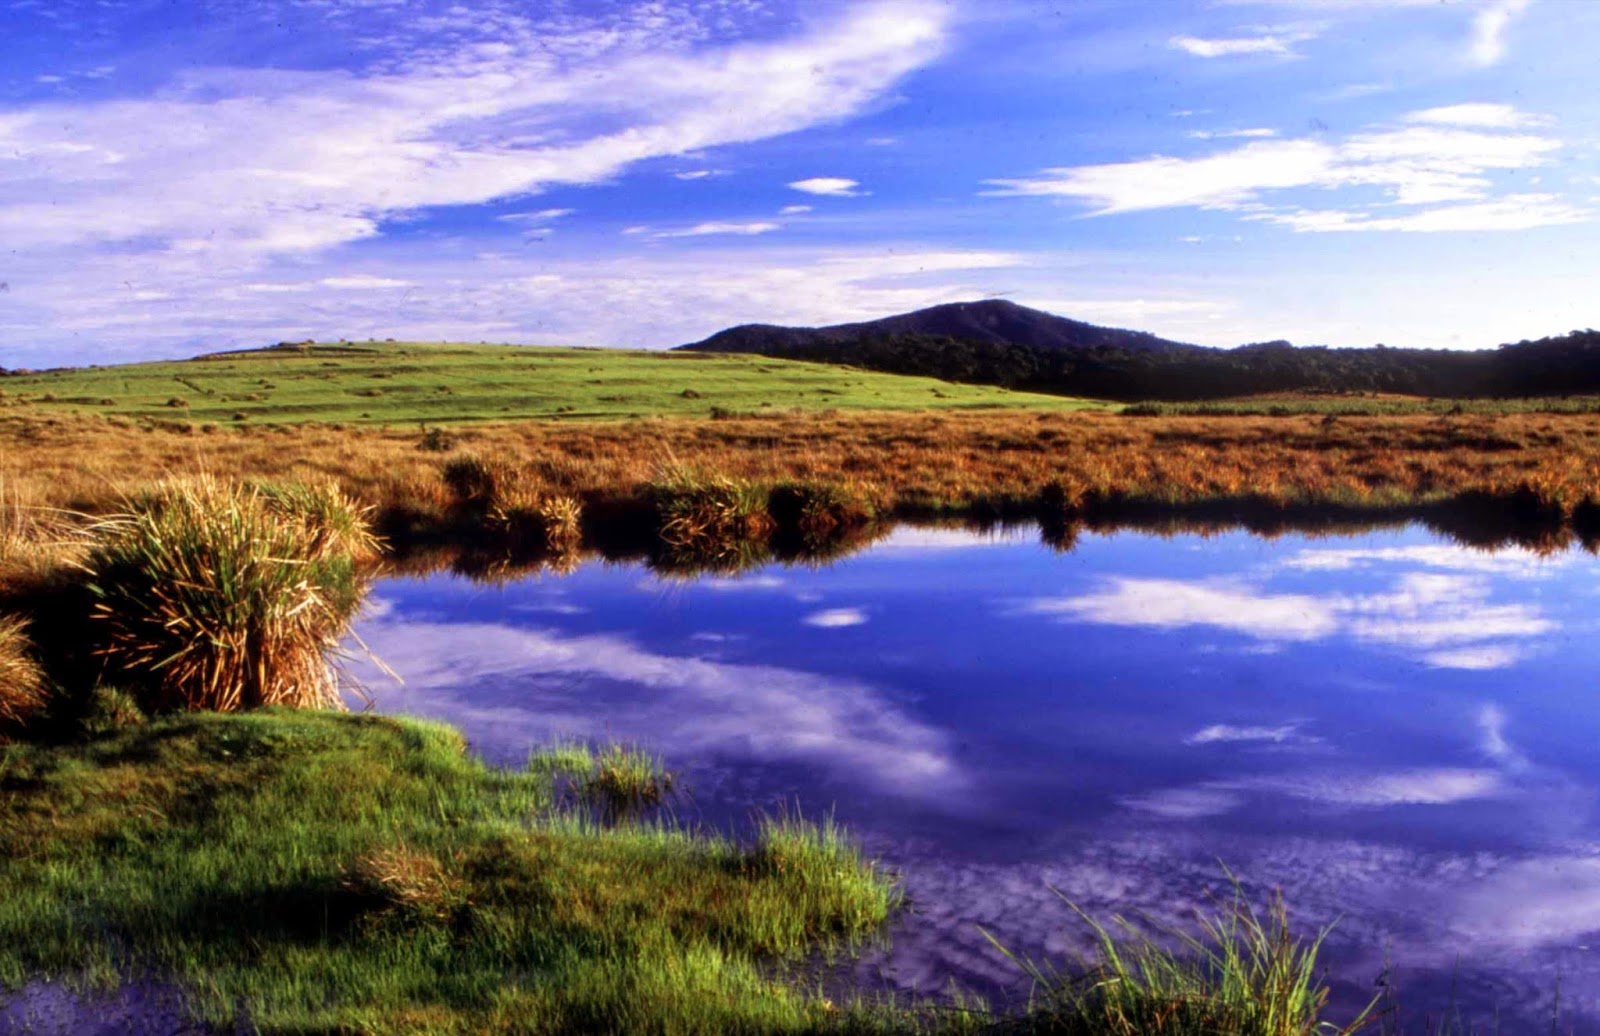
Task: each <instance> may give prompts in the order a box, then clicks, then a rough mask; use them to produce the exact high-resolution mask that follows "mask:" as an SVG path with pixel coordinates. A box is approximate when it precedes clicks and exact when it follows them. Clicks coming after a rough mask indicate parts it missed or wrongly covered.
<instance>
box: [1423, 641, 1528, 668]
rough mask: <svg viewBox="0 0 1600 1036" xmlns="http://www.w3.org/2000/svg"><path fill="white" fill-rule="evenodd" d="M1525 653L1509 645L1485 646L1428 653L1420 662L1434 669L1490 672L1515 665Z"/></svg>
mask: <svg viewBox="0 0 1600 1036" xmlns="http://www.w3.org/2000/svg"><path fill="white" fill-rule="evenodd" d="M1525 654H1526V652H1524V651H1523V650H1522V649H1521V648H1519V647H1516V646H1514V645H1511V644H1486V645H1483V646H1480V647H1468V648H1452V649H1449V650H1446V651H1429V652H1427V653H1426V654H1424V655H1423V656H1422V661H1423V662H1425V663H1427V664H1428V665H1430V666H1432V667H1433V668H1435V669H1465V670H1468V671H1469V672H1470V671H1473V670H1490V669H1505V668H1507V667H1509V666H1513V665H1516V664H1517V663H1518V662H1520V661H1521V660H1522V658H1523V657H1524V655H1525Z"/></svg>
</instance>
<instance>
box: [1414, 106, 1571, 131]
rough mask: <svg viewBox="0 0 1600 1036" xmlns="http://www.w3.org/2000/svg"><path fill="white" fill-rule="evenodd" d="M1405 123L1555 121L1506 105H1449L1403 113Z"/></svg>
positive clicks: (1494, 125)
mask: <svg viewBox="0 0 1600 1036" xmlns="http://www.w3.org/2000/svg"><path fill="white" fill-rule="evenodd" d="M1406 121H1407V122H1422V123H1434V124H1437V125H1441V126H1471V127H1474V128H1477V129H1501V130H1510V129H1526V128H1528V127H1533V126H1548V125H1550V124H1551V123H1552V122H1553V121H1554V120H1552V119H1551V118H1550V117H1549V116H1547V115H1533V114H1530V113H1528V112H1524V111H1519V110H1517V108H1516V107H1514V106H1513V105H1509V104H1486V103H1481V102H1478V103H1471V104H1451V105H1446V106H1444V107H1442V108H1425V109H1423V110H1422V111H1417V112H1412V113H1411V114H1410V115H1407V116H1406Z"/></svg>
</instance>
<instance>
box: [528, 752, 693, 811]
mask: <svg viewBox="0 0 1600 1036" xmlns="http://www.w3.org/2000/svg"><path fill="white" fill-rule="evenodd" d="M528 769H529V771H530V772H531V773H535V774H540V775H543V776H546V777H549V778H551V779H554V780H556V781H557V782H560V783H563V784H564V785H565V789H566V792H567V795H566V797H567V798H569V799H570V800H572V801H574V802H575V803H576V804H577V805H579V806H582V807H583V808H585V809H587V810H589V811H591V812H592V813H594V814H595V815H597V816H598V817H599V819H600V820H602V821H603V822H605V823H609V824H619V823H626V822H628V821H631V820H637V819H640V818H642V817H644V816H646V815H648V814H649V813H651V812H653V811H655V810H658V809H660V808H662V807H664V806H666V805H669V804H670V803H671V802H672V801H673V799H674V798H675V797H676V796H677V794H678V791H679V784H678V778H677V775H676V774H674V773H673V772H672V771H671V770H669V769H667V767H666V764H665V763H663V762H662V761H661V759H660V758H658V757H657V756H655V755H652V754H651V753H650V752H647V751H645V750H644V749H642V748H638V747H635V746H632V745H624V744H618V743H611V744H607V745H604V746H602V747H599V748H594V747H591V746H590V745H587V744H584V743H583V742H579V741H563V742H557V743H556V744H554V745H551V746H550V747H548V748H546V749H544V750H542V751H540V752H536V753H534V754H533V755H532V756H530V757H529V759H528Z"/></svg>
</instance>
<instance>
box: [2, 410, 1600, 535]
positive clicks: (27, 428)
mask: <svg viewBox="0 0 1600 1036" xmlns="http://www.w3.org/2000/svg"><path fill="white" fill-rule="evenodd" d="M457 438H458V440H459V444H458V446H457V447H456V449H455V450H454V451H452V452H448V453H439V452H436V451H429V450H423V449H419V448H418V443H419V440H420V435H419V434H418V433H417V432H413V431H399V430H384V429H369V428H360V429H356V428H347V429H335V428H331V427H324V426H298V427H282V428H257V429H248V430H245V429H241V430H227V431H218V432H217V433H214V434H211V435H196V434H186V433H184V432H182V431H178V430H174V429H169V428H161V427H155V426H147V427H145V428H143V429H141V428H139V427H134V426H131V425H118V424H114V423H111V422H107V421H105V420H101V419H95V418H86V419H40V418H12V419H8V420H5V421H0V480H4V484H5V485H7V486H8V487H11V489H12V491H13V492H14V493H17V494H20V495H22V496H24V497H26V498H29V499H32V500H34V501H36V502H37V503H39V504H43V505H52V506H58V507H68V508H76V509H80V510H88V511H103V510H106V509H108V508H109V507H111V506H112V505H113V504H114V502H115V501H116V500H118V499H119V498H121V497H122V496H123V495H124V493H126V492H128V491H129V490H131V489H133V488H136V487H140V486H143V485H146V484H148V483H150V482H151V481H153V480H155V479H158V478H160V477H162V476H165V475H170V474H175V473H190V472H196V471H210V472H213V473H216V474H218V475H225V476H229V477H238V478H248V479H258V480H280V481H281V480H300V481H312V482H315V481H318V480H322V479H328V478H331V479H334V480H336V481H337V482H338V483H339V484H340V485H341V486H342V487H343V488H344V489H345V490H346V492H349V493H351V494H352V495H354V496H355V497H356V498H357V499H359V500H361V501H362V502H364V503H367V504H370V505H373V506H376V507H378V508H380V509H383V510H385V511H389V510H392V509H395V508H402V509H406V510H412V511H416V512H418V513H420V514H421V515H423V516H426V515H428V514H439V513H442V512H443V511H444V510H446V509H447V508H448V507H449V506H450V504H451V494H450V493H449V492H448V490H447V488H446V486H445V485H444V483H443V480H442V479H441V475H440V471H441V467H442V466H443V464H444V463H447V462H449V461H450V460H451V459H453V458H456V457H459V456H461V455H464V454H471V455H476V456H479V457H484V458H492V459H494V460H495V461H497V462H500V463H504V464H507V465H514V466H515V467H516V469H517V471H518V473H519V476H520V478H521V479H522V482H521V484H520V491H521V492H525V493H534V494H541V493H542V494H545V495H566V496H575V497H579V498H582V499H583V501H584V502H585V503H586V504H594V503H597V502H603V501H616V500H623V499H635V498H639V497H640V496H641V495H642V494H643V493H644V490H645V487H646V486H647V485H648V483H649V482H650V481H651V480H652V478H653V477H654V476H655V475H656V474H657V473H658V472H659V471H660V470H661V469H662V467H663V466H666V465H671V466H676V467H680V468H692V469H695V470H698V471H701V472H705V473H707V474H714V475H717V476H724V477H727V478H731V479H737V480H744V481H761V482H774V483H775V482H780V481H786V480H802V481H808V482H814V483H821V484H851V485H854V486H857V487H866V488H868V489H869V490H870V492H871V493H873V494H874V495H875V497H876V500H875V502H876V503H878V504H880V505H881V506H882V507H883V509H884V510H886V511H890V510H897V509H898V510H902V511H907V510H927V509H949V510H959V509H963V508H971V507H974V506H983V505H986V504H992V503H994V502H996V501H1006V500H1025V499H1026V500H1033V499H1036V498H1037V497H1038V494H1039V493H1040V492H1041V491H1042V490H1044V489H1045V488H1046V487H1050V486H1054V487H1056V490H1055V491H1056V492H1057V493H1058V494H1063V495H1064V496H1065V497H1066V498H1068V499H1071V498H1073V497H1076V496H1079V495H1086V494H1098V495H1114V496H1119V497H1125V498H1134V499H1138V500H1142V501H1148V502H1152V503H1163V502H1165V503H1173V504H1181V503H1186V502H1188V503H1192V502H1196V501H1204V500H1215V499H1225V498H1253V499H1257V500H1261V501H1267V502H1274V501H1275V502H1282V503H1285V504H1291V503H1303V504H1317V503H1338V504H1343V505H1356V506H1375V507H1376V506H1383V505H1386V504H1400V503H1415V502H1419V501H1428V500H1435V499H1442V498H1446V497H1450V496H1455V495H1460V494H1463V493H1469V492H1480V493H1490V494H1496V495H1508V494H1513V493H1515V492H1517V491H1519V490H1527V491H1529V492H1532V493H1533V494H1535V495H1536V496H1537V497H1538V498H1539V499H1541V500H1544V501H1548V502H1550V503H1552V504H1554V505H1557V506H1560V507H1563V508H1567V509H1570V508H1573V507H1576V506H1579V505H1580V504H1582V503H1583V502H1584V501H1586V500H1589V499H1590V498H1593V497H1595V496H1597V495H1600V425H1597V423H1596V422H1595V421H1594V420H1593V418H1592V417H1587V416H1584V415H1572V414H1513V415H1488V414H1485V415H1470V416H1450V415H1446V416H1435V415H1411V416H1397V417H1341V418H1337V419H1332V420H1330V419H1327V418H1324V417H1318V416H1314V415H1302V416H1290V417H1157V418H1137V417H1125V416H1121V415H1114V414H1103V413H1073V414H1054V413H1035V412H1015V411H1008V412H988V413H982V414H958V413H910V414H887V413H867V414H822V415H814V416H788V417H785V418H784V419H782V420H776V419H774V420H767V419H747V420H718V421H712V420H678V419H672V420H668V419H654V420H642V421H619V422H594V423H587V424H559V423H554V422H523V423H512V424H504V425H488V426H481V427H475V428H470V429H463V430H461V431H460V432H459V433H457Z"/></svg>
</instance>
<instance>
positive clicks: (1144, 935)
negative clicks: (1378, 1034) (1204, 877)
mask: <svg viewBox="0 0 1600 1036" xmlns="http://www.w3.org/2000/svg"><path fill="white" fill-rule="evenodd" d="M1069 905H1072V904H1069ZM1072 906H1073V909H1074V910H1076V911H1077V912H1078V914H1079V916H1080V917H1082V918H1083V919H1084V920H1085V921H1086V922H1087V923H1088V924H1089V925H1090V926H1091V928H1092V929H1093V932H1094V937H1095V942H1096V944H1097V958H1098V959H1096V960H1095V961H1094V962H1093V963H1092V964H1091V965H1090V966H1089V967H1088V968H1087V969H1085V970H1084V971H1082V972H1081V973H1079V974H1073V975H1065V976H1064V975H1062V974H1060V973H1059V972H1057V971H1055V970H1052V969H1050V968H1049V967H1047V966H1044V965H1039V964H1036V963H1034V962H1032V961H1029V960H1022V959H1019V958H1017V957H1015V956H1013V955H1012V954H1011V953H1010V952H1009V951H1007V950H1006V949H1005V948H1004V947H1002V946H1000V944H999V943H998V942H995V940H994V937H993V936H990V937H989V938H990V941H991V942H994V944H995V946H996V947H997V948H999V949H1000V950H1001V952H1002V953H1005V954H1006V956H1007V957H1009V958H1010V959H1012V960H1013V961H1014V962H1016V963H1018V964H1019V965H1020V966H1021V967H1022V969H1023V970H1024V971H1025V972H1026V973H1027V974H1028V975H1029V976H1030V977H1031V978H1032V979H1033V981H1034V990H1035V1000H1034V1002H1033V1004H1032V1005H1031V1006H1030V1009H1029V1011H1028V1014H1027V1020H1028V1022H1029V1025H1030V1028H1029V1031H1043V1032H1052V1033H1065V1034H1071V1036H1213V1034H1226V1036H1318V1034H1326V1036H1334V1034H1348V1033H1354V1032H1357V1031H1359V1030H1361V1029H1364V1028H1366V1027H1367V1026H1368V1025H1369V1024H1372V1023H1374V1022H1375V1021H1376V1018H1375V1016H1374V1013H1373V1012H1374V1008H1375V1007H1376V1004H1377V1001H1376V1000H1374V1001H1373V1003H1372V1004H1371V1005H1369V1006H1368V1007H1367V1009H1366V1010H1364V1011H1362V1012H1361V1013H1360V1014H1359V1015H1358V1016H1357V1017H1356V1018H1355V1019H1354V1020H1352V1021H1351V1022H1349V1023H1347V1024H1346V1025H1343V1026H1338V1025H1335V1024H1333V1023H1331V1022H1328V1021H1326V1020H1324V1017H1323V1014H1324V1009H1325V1008H1326V1006H1327V1003H1328V989H1327V987H1326V985H1325V984H1324V983H1323V981H1322V978H1321V977H1320V975H1319V974H1318V971H1317V956H1318V953H1319V952H1320V950H1321V947H1322V943H1323V940H1324V939H1325V938H1326V937H1327V934H1328V930H1327V929H1324V930H1322V931H1321V932H1320V933H1318V934H1317V935H1316V936H1314V937H1312V938H1310V939H1302V938H1301V937H1299V936H1297V935H1296V934H1294V932H1293V930H1292V929H1291V928H1290V925H1289V915H1288V909H1287V907H1286V906H1285V905H1284V902H1283V898H1282V896H1281V895H1280V894H1274V895H1273V897H1272V899H1271V901H1270V902H1269V904H1268V905H1267V907H1266V908H1265V909H1264V910H1257V909H1256V908H1255V907H1254V906H1253V905H1251V903H1250V902H1249V901H1248V899H1246V898H1245V896H1244V894H1243V891H1242V890H1241V889H1240V888H1239V887H1238V886H1237V885H1235V889H1234V897H1233V899H1232V900H1231V902H1229V903H1228V904H1226V905H1225V906H1223V907H1222V908H1221V909H1220V910H1219V911H1218V912H1216V913H1215V914H1213V915H1212V916H1210V917H1206V918H1204V919H1202V920H1201V922H1200V927H1199V931H1198V933H1190V932H1183V931H1162V932H1160V933H1159V934H1160V936H1162V937H1164V938H1163V941H1158V940H1157V938H1156V937H1153V936H1152V935H1151V934H1149V933H1148V932H1147V931H1145V930H1144V929H1143V928H1141V927H1138V926H1136V925H1134V924H1133V923H1132V922H1130V921H1127V920H1125V919H1123V918H1117V919H1116V921H1115V924H1114V929H1115V930H1113V929H1108V928H1107V927H1105V926H1104V925H1102V924H1100V923H1099V922H1097V921H1095V920H1094V919H1093V918H1091V917H1089V916H1088V915H1087V914H1085V913H1083V911H1082V910H1079V909H1078V908H1077V907H1076V906H1075V905H1072ZM985 934H986V935H987V934H988V933H985ZM1169 946H1171V947H1175V948H1169Z"/></svg>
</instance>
